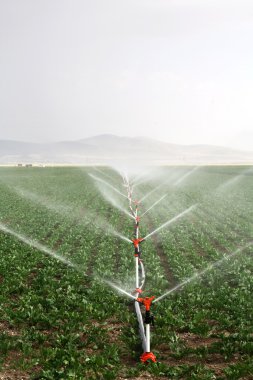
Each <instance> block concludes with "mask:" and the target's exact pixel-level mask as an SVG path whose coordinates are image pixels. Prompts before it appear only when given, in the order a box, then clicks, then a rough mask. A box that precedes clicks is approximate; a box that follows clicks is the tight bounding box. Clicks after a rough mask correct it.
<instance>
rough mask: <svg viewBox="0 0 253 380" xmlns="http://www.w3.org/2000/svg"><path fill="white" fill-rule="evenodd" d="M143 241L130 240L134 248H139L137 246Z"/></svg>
mask: <svg viewBox="0 0 253 380" xmlns="http://www.w3.org/2000/svg"><path fill="white" fill-rule="evenodd" d="M143 240H144V239H143V238H139V239H132V242H133V245H134V248H137V249H138V248H139V244H140V243H141V242H142V241H143Z"/></svg>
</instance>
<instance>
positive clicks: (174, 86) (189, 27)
mask: <svg viewBox="0 0 253 380" xmlns="http://www.w3.org/2000/svg"><path fill="white" fill-rule="evenodd" d="M252 105H253V2H252V0H238V1H236V0H125V1H123V0H107V1H105V0H92V1H91V0H36V1H34V0H22V1H20V0H8V1H5V0H0V139H1V140H3V139H10V140H22V141H32V142H50V141H62V140H78V139H83V138H86V137H89V136H94V135H98V134H117V135H120V136H133V137H134V136H146V137H150V138H156V139H158V140H162V141H167V142H170V143H176V144H212V145H223V146H230V147H234V148H239V149H244V150H247V149H250V150H253V107H252Z"/></svg>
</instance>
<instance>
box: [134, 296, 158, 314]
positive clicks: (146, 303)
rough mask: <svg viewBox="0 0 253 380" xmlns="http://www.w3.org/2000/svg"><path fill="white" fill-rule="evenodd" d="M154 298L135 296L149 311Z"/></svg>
mask: <svg viewBox="0 0 253 380" xmlns="http://www.w3.org/2000/svg"><path fill="white" fill-rule="evenodd" d="M154 299H155V297H154V296H152V297H145V298H137V301H138V302H140V303H142V304H143V305H144V306H145V309H146V311H150V307H151V304H152V301H153V300H154Z"/></svg>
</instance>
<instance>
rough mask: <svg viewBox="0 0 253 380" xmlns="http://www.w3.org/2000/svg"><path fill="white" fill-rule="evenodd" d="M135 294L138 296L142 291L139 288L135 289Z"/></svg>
mask: <svg viewBox="0 0 253 380" xmlns="http://www.w3.org/2000/svg"><path fill="white" fill-rule="evenodd" d="M135 292H136V293H139V294H140V293H142V292H143V291H142V290H141V289H140V288H136V289H135Z"/></svg>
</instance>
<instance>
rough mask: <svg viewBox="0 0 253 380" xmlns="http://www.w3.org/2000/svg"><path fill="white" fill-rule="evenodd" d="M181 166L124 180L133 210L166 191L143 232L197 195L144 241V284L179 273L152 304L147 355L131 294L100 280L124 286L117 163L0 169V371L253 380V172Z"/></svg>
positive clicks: (27, 375)
mask: <svg viewBox="0 0 253 380" xmlns="http://www.w3.org/2000/svg"><path fill="white" fill-rule="evenodd" d="M190 170H191V168H183V167H180V168H169V167H168V168H157V169H156V170H153V172H152V175H150V176H148V175H147V176H146V177H143V178H142V179H141V178H140V179H139V180H137V182H136V186H135V187H134V193H135V194H136V197H137V198H142V197H143V196H145V194H149V195H148V196H146V198H145V199H144V200H143V202H142V203H141V205H140V210H141V211H142V213H143V212H145V211H146V210H148V209H149V208H150V207H151V206H152V205H153V204H154V203H155V202H158V201H159V199H161V197H163V196H164V195H165V194H166V196H165V197H164V198H163V199H162V200H161V201H160V202H158V203H157V206H155V207H153V208H152V209H150V210H149V211H148V212H147V213H146V214H145V215H144V216H143V218H142V219H141V224H140V230H141V234H142V236H146V235H147V234H148V233H150V232H151V231H153V230H155V229H156V228H157V227H159V226H161V225H163V224H164V223H165V222H167V221H168V220H170V219H173V218H174V217H175V216H176V215H178V214H180V213H182V212H183V211H184V210H186V209H187V208H189V207H190V206H192V205H195V207H194V208H193V209H192V211H191V212H189V213H187V214H185V215H183V216H182V217H180V218H178V219H177V220H175V221H174V222H173V223H171V224H168V225H167V226H165V227H164V228H162V229H161V230H160V231H158V232H157V233H156V234H154V235H152V236H150V238H149V239H147V240H146V241H144V242H143V243H142V259H143V263H144V264H145V270H146V275H147V278H146V285H145V294H146V295H154V296H155V297H159V296H160V295H163V294H164V293H165V292H166V291H168V290H170V289H172V288H174V287H176V286H177V285H178V284H180V283H182V282H184V285H183V286H182V287H179V288H178V289H177V290H176V291H173V292H171V293H170V294H168V295H167V296H166V297H165V298H163V299H162V300H161V301H160V302H157V303H154V305H153V307H152V312H153V314H154V317H155V326H154V327H152V328H151V348H152V351H153V353H154V354H155V355H156V357H157V363H149V364H145V365H144V364H141V363H140V360H139V357H140V355H141V354H142V347H141V340H140V336H139V332H138V323H137V319H136V315H135V313H134V306H133V300H131V299H129V298H127V297H124V296H123V295H122V294H120V293H117V292H116V291H115V290H114V289H112V288H110V287H109V286H108V285H107V284H106V283H105V282H104V279H106V280H109V281H112V282H113V283H115V284H118V285H119V286H121V287H123V288H124V289H126V290H127V291H128V292H131V291H133V290H134V284H135V283H134V274H135V272H134V271H135V268H134V255H133V246H132V245H131V244H129V242H127V241H125V240H123V239H121V238H120V236H119V235H118V233H119V234H120V235H123V236H125V237H127V238H128V239H132V238H133V233H134V224H133V219H131V218H129V217H128V215H127V213H126V212H123V211H122V209H123V210H127V209H128V202H127V199H125V198H124V197H122V196H121V194H120V193H124V192H125V189H124V186H123V185H122V178H121V177H120V175H119V174H118V173H117V172H116V171H113V170H112V169H110V168H74V167H73V168H35V167H32V168H6V167H5V168H4V167H2V168H0V289H1V292H0V379H17V380H22V379H63V380H67V379H80V380H81V379H91V380H92V379H94V380H95V379H101V380H102V379H105V380H109V379H118V380H121V379H122V380H123V379H163V378H168V379H210V380H211V379H229V380H233V379H253V297H252V291H253V256H252V255H253V246H252V245H251V243H253V202H252V200H253V170H250V168H247V167H239V166H238V167H232V166H231V167H221V166H220V167H218V166H217V167H201V168H199V169H198V170H192V171H191V172H190ZM187 173H190V175H187ZM89 174H92V175H93V177H92V176H90V175H89ZM96 178H100V181H99V180H96ZM101 179H102V180H101ZM105 182H107V183H110V184H111V187H110V186H108V185H106V184H105ZM112 186H113V187H114V188H116V189H117V190H118V192H116V191H115V189H113V187H112ZM119 192H120V193H119ZM109 200H110V202H109ZM116 206H117V207H116ZM120 208H121V209H120ZM198 274H199V275H198Z"/></svg>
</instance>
